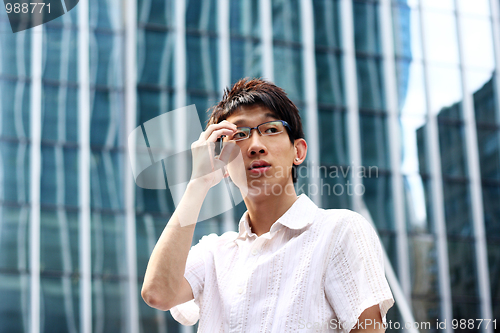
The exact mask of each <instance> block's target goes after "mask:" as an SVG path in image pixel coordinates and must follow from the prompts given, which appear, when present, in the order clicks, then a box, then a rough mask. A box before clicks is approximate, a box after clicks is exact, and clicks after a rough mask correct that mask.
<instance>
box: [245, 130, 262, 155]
mask: <svg viewBox="0 0 500 333" xmlns="http://www.w3.org/2000/svg"><path fill="white" fill-rule="evenodd" d="M252 131H255V132H254V133H251V135H250V137H249V138H248V139H247V140H245V141H248V149H247V154H248V156H255V155H256V154H267V149H266V146H264V144H263V143H262V135H260V133H259V131H258V130H257V129H256V128H255V129H253V130H252Z"/></svg>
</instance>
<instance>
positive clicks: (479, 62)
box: [460, 1, 495, 71]
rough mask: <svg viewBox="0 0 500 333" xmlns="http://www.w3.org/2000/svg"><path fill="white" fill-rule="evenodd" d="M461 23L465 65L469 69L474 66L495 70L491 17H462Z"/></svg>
mask: <svg viewBox="0 0 500 333" xmlns="http://www.w3.org/2000/svg"><path fill="white" fill-rule="evenodd" d="M475 2H476V1H475ZM477 2H479V3H480V2H482V1H477ZM460 25H461V30H460V32H461V36H460V37H461V43H462V50H463V57H464V59H463V63H464V65H465V66H466V67H468V68H469V69H470V68H472V67H473V68H478V69H487V70H489V71H493V69H494V68H495V60H494V56H493V36H492V27H491V19H490V18H487V17H485V18H472V17H462V18H461V19H460Z"/></svg>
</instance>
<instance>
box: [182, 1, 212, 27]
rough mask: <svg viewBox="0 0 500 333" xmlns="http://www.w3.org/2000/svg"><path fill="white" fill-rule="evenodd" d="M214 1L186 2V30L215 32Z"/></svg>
mask: <svg viewBox="0 0 500 333" xmlns="http://www.w3.org/2000/svg"><path fill="white" fill-rule="evenodd" d="M216 5H217V1H216V0H186V29H187V30H190V31H193V30H195V31H211V32H216V31H217V8H216Z"/></svg>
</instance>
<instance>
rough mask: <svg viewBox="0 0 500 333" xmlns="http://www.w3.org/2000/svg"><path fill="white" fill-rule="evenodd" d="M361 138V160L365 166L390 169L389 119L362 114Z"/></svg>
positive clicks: (360, 120)
mask: <svg viewBox="0 0 500 333" xmlns="http://www.w3.org/2000/svg"><path fill="white" fill-rule="evenodd" d="M359 123H360V136H361V160H362V163H363V165H364V166H377V167H379V168H382V169H386V168H388V167H389V146H388V144H387V119H386V117H385V116H382V115H373V114H365V113H361V114H360V117H359Z"/></svg>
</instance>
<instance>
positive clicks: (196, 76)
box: [186, 35, 219, 91]
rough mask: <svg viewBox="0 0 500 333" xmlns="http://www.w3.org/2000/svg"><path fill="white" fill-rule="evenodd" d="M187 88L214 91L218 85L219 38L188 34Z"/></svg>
mask: <svg viewBox="0 0 500 333" xmlns="http://www.w3.org/2000/svg"><path fill="white" fill-rule="evenodd" d="M186 47H187V59H186V62H187V63H186V69H187V88H188V89H195V90H203V91H214V90H215V87H218V73H219V71H218V61H217V52H218V44H217V39H216V38H213V37H208V36H207V35H202V36H197V35H187V36H186Z"/></svg>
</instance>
